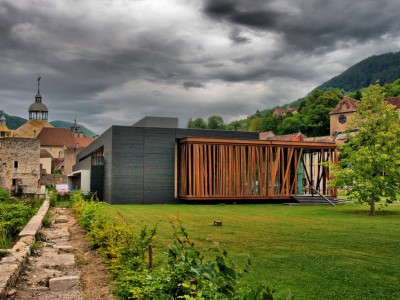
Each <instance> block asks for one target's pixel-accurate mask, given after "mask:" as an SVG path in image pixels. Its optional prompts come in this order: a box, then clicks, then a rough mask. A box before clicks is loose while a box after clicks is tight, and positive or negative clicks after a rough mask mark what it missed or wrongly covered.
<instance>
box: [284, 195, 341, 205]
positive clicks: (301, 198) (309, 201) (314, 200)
mask: <svg viewBox="0 0 400 300" xmlns="http://www.w3.org/2000/svg"><path fill="white" fill-rule="evenodd" d="M325 197H326V198H328V199H329V200H330V201H331V202H332V203H333V204H335V205H340V204H343V202H342V201H340V200H338V199H337V198H334V197H332V196H325ZM293 200H295V201H296V202H295V203H289V204H290V205H330V203H329V202H327V201H326V200H325V199H324V198H323V197H321V196H320V195H297V196H293Z"/></svg>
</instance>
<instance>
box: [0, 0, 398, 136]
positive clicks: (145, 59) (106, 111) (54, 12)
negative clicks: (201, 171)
mask: <svg viewBox="0 0 400 300" xmlns="http://www.w3.org/2000/svg"><path fill="white" fill-rule="evenodd" d="M396 1H397V0H396ZM399 7H400V4H398V3H397V2H395V1H389V0H383V1H381V2H375V1H371V0H366V1H361V2H360V1H356V2H349V1H344V0H338V1H323V0H312V1H310V0H279V1H278V0H274V1H272V0H269V1H265V0H246V1H245V0H204V1H187V0H165V1H98V0H81V1H74V2H73V5H72V4H71V1H67V0H59V1H44V0H32V1H13V0H3V1H0V36H1V38H0V65H1V68H0V97H1V99H4V101H3V102H2V107H0V109H4V110H5V111H6V112H7V113H8V114H14V115H18V116H21V117H25V118H26V117H27V115H28V112H27V109H28V107H29V105H30V104H31V103H32V102H33V101H34V95H35V93H36V78H37V76H39V75H41V76H42V85H41V91H42V95H43V101H44V102H45V104H46V105H47V106H48V108H49V110H50V113H49V116H50V119H51V120H55V119H61V120H69V121H71V120H73V119H74V116H76V117H77V118H78V121H79V122H80V123H82V124H83V125H88V126H89V127H91V128H92V129H94V130H95V131H97V132H98V133H101V132H102V131H103V130H105V129H106V128H108V127H109V126H111V125H112V124H124V125H130V124H133V123H134V122H135V121H136V120H138V119H140V118H141V117H143V116H144V115H146V114H149V115H168V116H177V117H179V118H180V119H181V125H182V124H183V125H185V122H186V121H187V119H188V118H189V117H198V116H199V117H203V118H207V117H208V116H210V115H213V114H219V115H221V116H223V117H224V119H225V120H226V121H227V120H232V119H234V118H240V117H244V116H246V115H248V114H251V113H254V112H255V111H256V110H257V109H260V110H261V109H264V108H266V107H273V106H275V105H278V104H282V103H284V102H285V101H286V102H290V101H293V100H295V99H297V98H300V97H302V96H304V95H305V94H306V93H307V92H309V91H310V90H312V89H313V88H314V87H315V86H317V85H319V84H321V83H322V82H323V81H325V80H327V79H329V78H330V77H332V76H334V75H337V74H339V73H340V72H342V71H343V70H344V69H346V68H347V67H349V66H351V65H352V64H354V63H356V62H358V61H359V60H361V59H363V58H366V57H367V56H369V55H372V54H380V53H383V52H389V51H397V50H398V47H399V35H398V32H400V31H399V29H400V28H399V27H400V26H399V20H398V17H397V12H398V8H399ZM182 120H183V121H182ZM185 120H186V121H185Z"/></svg>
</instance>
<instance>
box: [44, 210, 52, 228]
mask: <svg viewBox="0 0 400 300" xmlns="http://www.w3.org/2000/svg"><path fill="white" fill-rule="evenodd" d="M51 219H52V214H51V213H50V212H47V213H46V214H45V215H44V217H43V219H42V225H43V227H46V228H50V227H51Z"/></svg>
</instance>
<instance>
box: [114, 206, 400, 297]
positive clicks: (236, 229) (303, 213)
mask: <svg viewBox="0 0 400 300" xmlns="http://www.w3.org/2000/svg"><path fill="white" fill-rule="evenodd" d="M107 207H108V209H109V210H110V211H111V212H115V213H117V212H118V213H119V214H120V216H122V217H123V218H124V219H125V220H127V221H128V222H132V223H139V224H140V222H141V221H143V224H147V225H154V224H157V228H158V230H157V236H156V239H155V241H154V246H155V256H156V258H157V257H162V256H163V255H164V254H163V253H164V251H165V246H166V245H168V244H169V243H170V242H171V240H172V228H171V225H170V221H171V220H174V219H176V218H177V217H179V218H180V219H181V220H182V221H183V224H184V226H185V227H186V228H187V229H188V231H189V234H190V236H191V237H192V239H193V240H194V241H195V242H196V244H197V245H199V246H203V247H205V246H207V238H212V239H213V240H214V241H217V242H218V243H219V244H220V245H221V246H222V248H224V249H225V250H227V251H228V253H229V256H230V257H231V258H232V259H233V260H235V261H236V262H237V263H239V264H240V263H241V264H244V262H245V260H246V259H247V257H250V258H251V260H252V262H253V265H252V266H251V270H250V273H249V274H247V275H246V276H245V277H244V279H243V281H245V282H246V283H247V284H250V285H257V284H263V283H267V284H268V285H272V286H274V287H275V288H276V289H277V290H278V294H277V296H278V298H279V299H284V295H287V294H288V293H289V292H292V293H293V294H294V295H295V299H374V300H375V299H390V300H393V299H400V205H391V206H388V207H384V208H383V210H382V211H379V212H378V215H377V216H375V217H371V216H369V215H368V212H369V211H368V209H369V207H368V206H366V205H363V206H361V205H357V204H346V205H344V206H338V207H330V206H296V207H289V206H284V205H265V204H260V205H224V206H222V205H216V206H211V205H205V206H199V205H197V206H196V205H113V206H107ZM214 220H220V221H222V222H223V226H222V227H215V226H213V221H214Z"/></svg>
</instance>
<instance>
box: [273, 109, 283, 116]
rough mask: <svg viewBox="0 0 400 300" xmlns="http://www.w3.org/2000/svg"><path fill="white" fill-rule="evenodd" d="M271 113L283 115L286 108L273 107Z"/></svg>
mask: <svg viewBox="0 0 400 300" xmlns="http://www.w3.org/2000/svg"><path fill="white" fill-rule="evenodd" d="M273 114H274V115H285V114H286V109H284V108H275V110H274V113H273Z"/></svg>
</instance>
